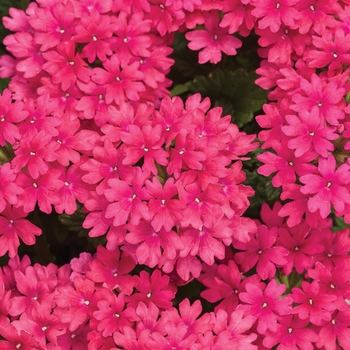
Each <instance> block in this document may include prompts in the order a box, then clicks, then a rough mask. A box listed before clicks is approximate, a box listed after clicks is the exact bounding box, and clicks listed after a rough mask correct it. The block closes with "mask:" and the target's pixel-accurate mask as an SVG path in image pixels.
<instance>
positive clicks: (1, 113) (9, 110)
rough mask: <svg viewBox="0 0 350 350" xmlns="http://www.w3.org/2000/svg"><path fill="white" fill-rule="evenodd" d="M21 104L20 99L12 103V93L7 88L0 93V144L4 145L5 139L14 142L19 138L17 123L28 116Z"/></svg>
mask: <svg viewBox="0 0 350 350" xmlns="http://www.w3.org/2000/svg"><path fill="white" fill-rule="evenodd" d="M23 106H24V105H23V102H20V101H16V102H14V103H12V94H11V91H10V90H8V89H5V90H4V91H3V93H2V95H0V146H4V145H5V142H6V141H7V142H9V143H11V144H14V143H15V140H20V139H21V134H20V133H19V129H18V126H17V123H19V122H21V121H23V120H24V119H25V118H26V117H27V116H28V112H27V111H24V110H23Z"/></svg>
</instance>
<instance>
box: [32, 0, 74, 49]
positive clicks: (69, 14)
mask: <svg viewBox="0 0 350 350" xmlns="http://www.w3.org/2000/svg"><path fill="white" fill-rule="evenodd" d="M51 7H52V8H51V9H50V8H42V7H40V8H37V9H36V10H35V12H34V13H33V16H31V17H30V18H29V19H28V20H29V24H30V25H31V26H32V27H33V29H34V30H35V31H36V35H35V42H36V43H37V44H40V45H41V47H40V50H41V51H47V50H48V49H50V48H53V47H55V46H57V45H58V44H59V43H60V42H68V41H70V40H71V38H72V37H73V36H74V34H75V30H74V28H75V25H76V21H75V20H76V16H75V11H74V5H73V3H72V2H71V1H67V3H60V2H59V3H55V4H52V5H51Z"/></svg>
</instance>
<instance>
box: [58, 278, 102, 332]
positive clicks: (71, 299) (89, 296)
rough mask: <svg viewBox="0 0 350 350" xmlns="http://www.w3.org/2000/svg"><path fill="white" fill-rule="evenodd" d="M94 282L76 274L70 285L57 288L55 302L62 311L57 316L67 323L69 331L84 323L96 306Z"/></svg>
mask: <svg viewBox="0 0 350 350" xmlns="http://www.w3.org/2000/svg"><path fill="white" fill-rule="evenodd" d="M94 293H95V283H94V282H92V281H90V280H89V279H87V278H82V277H80V276H76V277H75V278H74V280H73V283H72V285H64V286H61V287H58V288H57V293H56V295H55V302H56V304H57V306H58V307H59V308H61V309H62V313H61V314H60V316H59V318H60V320H61V321H62V322H64V323H68V324H69V330H70V331H71V332H73V331H75V330H77V329H78V328H79V327H80V326H82V325H84V324H85V321H86V320H87V319H88V317H89V314H90V313H91V312H92V310H93V309H94V308H95V306H96V298H95V296H94Z"/></svg>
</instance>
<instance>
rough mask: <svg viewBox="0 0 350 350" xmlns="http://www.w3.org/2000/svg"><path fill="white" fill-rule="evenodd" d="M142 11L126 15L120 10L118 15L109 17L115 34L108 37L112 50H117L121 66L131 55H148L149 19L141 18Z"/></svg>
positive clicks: (128, 60) (149, 39)
mask: <svg viewBox="0 0 350 350" xmlns="http://www.w3.org/2000/svg"><path fill="white" fill-rule="evenodd" d="M143 17H144V16H143V13H142V12H138V13H133V14H131V15H128V14H127V13H126V12H124V11H121V12H120V13H119V15H118V16H113V17H112V19H111V22H112V28H113V32H114V34H115V35H116V36H113V37H112V38H110V39H109V43H110V45H111V49H112V50H113V52H118V57H119V59H120V64H121V66H122V67H124V66H125V65H127V64H128V62H130V59H131V58H132V57H135V56H136V57H148V56H150V51H149V49H150V48H151V44H152V39H151V36H150V35H149V32H150V28H151V26H150V24H151V20H150V19H146V20H145V19H143Z"/></svg>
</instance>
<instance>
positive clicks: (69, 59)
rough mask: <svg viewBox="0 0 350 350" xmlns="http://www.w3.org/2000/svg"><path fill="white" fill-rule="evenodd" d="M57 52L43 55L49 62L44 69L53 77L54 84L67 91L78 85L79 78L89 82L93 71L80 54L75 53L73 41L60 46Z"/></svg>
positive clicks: (48, 52)
mask: <svg viewBox="0 0 350 350" xmlns="http://www.w3.org/2000/svg"><path fill="white" fill-rule="evenodd" d="M56 50H57V51H56ZM56 50H55V51H53V50H52V51H51V50H50V51H47V52H45V53H44V54H43V55H44V58H45V59H46V61H47V62H46V63H44V65H43V69H44V70H45V71H46V72H48V73H49V74H50V75H51V76H52V77H51V79H52V82H53V83H54V84H61V86H62V89H63V90H67V89H69V88H70V87H71V86H72V85H73V84H75V83H76V80H77V78H79V79H80V80H82V81H84V82H88V81H89V79H90V73H91V71H90V69H88V68H87V63H86V62H85V61H84V60H83V59H82V58H81V57H80V53H75V44H74V42H73V41H69V42H68V43H60V44H58V46H57V48H56Z"/></svg>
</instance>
